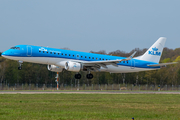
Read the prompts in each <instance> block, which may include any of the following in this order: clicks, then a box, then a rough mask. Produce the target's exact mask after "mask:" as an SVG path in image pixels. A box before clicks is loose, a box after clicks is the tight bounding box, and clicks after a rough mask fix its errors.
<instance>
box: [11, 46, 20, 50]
mask: <svg viewBox="0 0 180 120" xmlns="http://www.w3.org/2000/svg"><path fill="white" fill-rule="evenodd" d="M10 49H15V50H20V47H11V48H10Z"/></svg>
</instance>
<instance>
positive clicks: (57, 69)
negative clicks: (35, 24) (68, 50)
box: [47, 65, 63, 72]
mask: <svg viewBox="0 0 180 120" xmlns="http://www.w3.org/2000/svg"><path fill="white" fill-rule="evenodd" d="M47 69H48V70H49V71H53V72H62V70H63V69H62V68H61V67H58V66H55V65H48V66H47Z"/></svg>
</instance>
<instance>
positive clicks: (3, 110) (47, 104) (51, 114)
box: [0, 94, 180, 120]
mask: <svg viewBox="0 0 180 120" xmlns="http://www.w3.org/2000/svg"><path fill="white" fill-rule="evenodd" d="M132 117H134V118H135V120H139V119H141V120H143V119H144V120H148V119H152V120H156V119H158V120H159V119H163V120H165V119H169V120H177V119H180V95H170V94H168V95H165V94H29V95H28V94H0V120H1V119H2V120H10V119H16V120H20V119H23V120H26V119H28V120H32V119H43V120H49V119H58V120H61V119H68V120H69V119H86V120H92V119H94V120H97V119H98V120H99V119H102V120H104V119H124V120H131V118H132Z"/></svg>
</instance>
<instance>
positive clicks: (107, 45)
mask: <svg viewBox="0 0 180 120" xmlns="http://www.w3.org/2000/svg"><path fill="white" fill-rule="evenodd" d="M159 37H167V42H166V45H165V46H166V47H168V48H172V49H175V48H179V47H180V0H0V51H1V52H3V51H5V50H7V49H9V48H10V47H12V46H15V45H18V44H28V45H38V46H49V47H53V48H65V47H67V48H69V49H72V50H76V51H84V52H89V51H91V50H92V51H99V50H105V51H106V52H111V51H115V50H123V51H125V52H130V51H131V50H132V49H134V48H141V49H143V48H149V47H150V46H151V45H152V44H153V43H154V42H155V41H156V40H157V39H158V38H159Z"/></svg>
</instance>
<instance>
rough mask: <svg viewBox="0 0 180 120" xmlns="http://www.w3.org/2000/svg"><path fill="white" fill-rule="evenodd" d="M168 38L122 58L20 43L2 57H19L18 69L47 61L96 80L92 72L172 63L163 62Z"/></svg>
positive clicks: (125, 70) (56, 68)
mask: <svg viewBox="0 0 180 120" xmlns="http://www.w3.org/2000/svg"><path fill="white" fill-rule="evenodd" d="M165 42H166V38H165V37H160V38H159V39H158V40H157V41H156V42H155V43H154V44H153V45H152V46H151V47H150V48H149V49H148V50H147V51H146V52H145V53H144V54H143V55H142V56H139V57H134V58H133V56H134V55H135V53H133V54H132V55H131V56H130V57H119V56H110V55H100V54H94V53H86V52H79V51H72V50H64V49H55V48H48V47H41V46H33V45H16V46H14V47H11V48H10V49H9V50H7V51H5V52H3V53H2V56H3V57H5V58H7V59H11V60H17V61H18V62H19V64H20V65H19V67H18V69H19V70H21V69H22V68H21V64H22V63H23V62H31V63H39V64H47V68H48V70H50V71H53V72H62V70H68V71H73V72H76V74H75V78H76V79H80V78H81V74H79V71H87V75H86V77H87V78H88V79H92V78H93V75H92V74H91V71H95V72H96V71H97V72H101V71H103V72H104V71H105V72H110V73H130V72H139V71H148V70H156V69H160V68H161V67H164V66H166V65H169V64H174V63H159V60H160V57H161V55H162V51H163V48H164V44H165Z"/></svg>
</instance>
